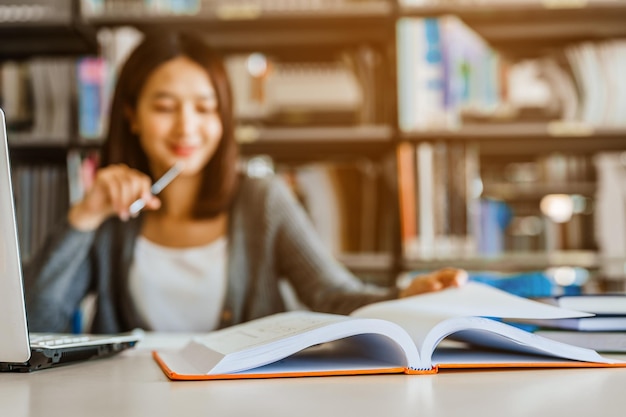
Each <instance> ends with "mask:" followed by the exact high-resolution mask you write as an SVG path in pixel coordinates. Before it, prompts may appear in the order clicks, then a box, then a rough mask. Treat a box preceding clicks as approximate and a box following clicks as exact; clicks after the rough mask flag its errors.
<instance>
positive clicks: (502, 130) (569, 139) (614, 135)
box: [400, 123, 626, 156]
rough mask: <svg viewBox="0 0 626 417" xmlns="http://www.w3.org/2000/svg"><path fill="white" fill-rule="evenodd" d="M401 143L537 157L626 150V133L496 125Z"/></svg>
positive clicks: (420, 135)
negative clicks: (450, 144)
mask: <svg viewBox="0 0 626 417" xmlns="http://www.w3.org/2000/svg"><path fill="white" fill-rule="evenodd" d="M400 139H401V140H405V141H411V142H420V141H437V140H442V141H459V142H467V143H477V144H479V145H480V153H481V155H485V156H489V155H536V154H541V153H546V152H555V151H565V150H566V151H567V152H568V153H589V152H595V151H599V150H606V151H610V150H618V151H619V150H626V129H625V128H605V127H598V128H594V127H590V126H583V125H579V124H561V123H501V124H500V123H493V124H480V125H465V126H463V127H462V128H460V129H458V130H441V131H423V132H404V133H401V135H400Z"/></svg>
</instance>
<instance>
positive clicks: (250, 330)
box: [194, 311, 350, 355]
mask: <svg viewBox="0 0 626 417" xmlns="http://www.w3.org/2000/svg"><path fill="white" fill-rule="evenodd" d="M345 320H350V318H349V317H345V316H339V315H333V314H322V313H319V314H318V313H316V314H311V313H308V312H305V311H302V312H300V311H296V312H291V313H284V314H275V315H272V316H269V317H264V318H261V319H258V320H253V321H249V322H247V323H244V324H242V325H238V326H233V327H229V328H226V329H222V330H218V331H215V332H211V333H209V334H207V335H206V336H201V337H197V338H195V339H194V340H195V341H196V342H197V343H200V344H203V345H205V346H208V347H210V348H211V349H212V350H214V351H216V352H219V353H221V354H223V355H228V354H231V353H236V352H241V351H244V350H248V349H251V348H255V347H258V346H261V345H266V344H269V343H273V342H276V341H279V340H283V339H286V338H290V337H293V336H298V335H301V334H304V333H307V332H310V331H311V330H314V329H319V328H322V327H324V326H327V325H329V324H331V323H338V322H341V321H345Z"/></svg>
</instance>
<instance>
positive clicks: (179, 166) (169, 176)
mask: <svg viewBox="0 0 626 417" xmlns="http://www.w3.org/2000/svg"><path fill="white" fill-rule="evenodd" d="M183 167H184V164H183V163H182V162H181V161H178V162H176V163H175V164H174V165H173V166H172V167H171V168H170V169H168V170H167V172H166V173H165V174H163V176H161V178H159V179H158V180H156V182H155V183H154V184H152V187H150V192H151V193H152V195H158V194H159V193H160V192H161V191H163V189H164V188H165V187H167V185H168V184H169V183H170V182H172V181H173V180H174V178H176V177H177V176H178V174H180V173H181V171H182V170H183ZM145 205H146V202H145V201H144V200H143V199H142V198H140V199H138V200H135V201H134V202H133V204H131V205H130V207H129V208H128V212H129V213H130V215H131V216H135V215H137V213H139V211H140V210H141V209H142V208H144V207H145Z"/></svg>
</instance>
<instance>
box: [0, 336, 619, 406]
mask: <svg viewBox="0 0 626 417" xmlns="http://www.w3.org/2000/svg"><path fill="white" fill-rule="evenodd" d="M186 340H187V339H186V338H180V337H172V336H169V337H166V336H163V335H161V336H156V335H149V336H148V337H147V338H146V339H145V340H144V341H143V342H142V343H141V344H140V345H138V346H137V348H135V349H133V350H131V351H127V352H124V353H123V354H121V355H118V356H116V357H113V358H109V359H104V360H97V361H93V362H86V363H80V364H73V365H70V366H66V367H59V368H57V369H49V370H44V371H39V372H34V373H32V374H7V373H3V374H0V416H2V417H57V416H62V417H75V416H76V417H99V416H116V417H125V416H133V417H134V416H149V417H161V416H182V417H194V416H203V417H215V416H250V417H253V416H254V417H263V416H272V417H280V416H289V417H294V416H298V417H299V416H305V417H306V416H346V417H348V416H359V417H368V416H376V417H387V416H389V417H393V416H407V417H408V416H411V417H415V416H420V417H422V416H423V417H428V416H463V417H470V416H483V417H490V416H494V417H515V416H533V417H535V416H550V417H559V416H567V417H576V416H581V417H595V416H599V417H612V416H616V417H617V416H619V417H623V416H626V368H622V369H562V370H561V369H556V370H515V371H488V372H485V371H481V372H454V373H441V374H438V375H414V376H406V375H372V376H346V377H317V378H315V377H309V378H285V379H265V380H240V381H237V380H233V381H192V382H182V381H179V382H172V381H169V380H168V379H167V378H166V377H165V375H164V374H163V373H162V372H161V370H160V368H159V367H158V366H157V365H156V363H155V362H154V361H153V360H152V357H151V356H150V351H151V350H152V349H154V348H156V347H158V348H161V347H170V346H171V347H174V346H178V345H181V344H184V342H185V341H186Z"/></svg>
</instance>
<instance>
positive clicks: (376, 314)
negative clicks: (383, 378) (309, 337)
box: [351, 282, 593, 319]
mask: <svg viewBox="0 0 626 417" xmlns="http://www.w3.org/2000/svg"><path fill="white" fill-rule="evenodd" d="M387 311H389V312H390V313H393V312H394V311H395V312H397V311H402V312H403V314H405V315H408V314H410V315H412V316H415V318H416V319H419V318H420V317H423V316H424V315H437V316H442V317H458V316H481V317H497V318H510V319H559V318H571V317H589V316H593V314H589V313H583V312H580V311H574V310H567V309H564V308H559V307H556V306H551V305H547V304H544V303H539V302H537V301H533V300H529V299H526V298H522V297H518V296H516V295H513V294H509V293H507V292H505V291H502V290H498V289H496V288H493V287H490V286H488V285H484V284H479V283H475V282H470V283H468V284H466V285H464V286H462V287H460V288H449V289H446V290H443V291H437V292H432V293H427V294H422V295H416V296H413V297H407V298H402V299H399V300H391V301H384V302H381V303H375V304H371V305H369V306H365V307H363V308H361V309H358V310H356V311H355V312H353V313H352V314H351V315H352V316H355V317H371V318H382V319H389V318H388V317H387V316H388V314H387Z"/></svg>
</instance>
